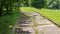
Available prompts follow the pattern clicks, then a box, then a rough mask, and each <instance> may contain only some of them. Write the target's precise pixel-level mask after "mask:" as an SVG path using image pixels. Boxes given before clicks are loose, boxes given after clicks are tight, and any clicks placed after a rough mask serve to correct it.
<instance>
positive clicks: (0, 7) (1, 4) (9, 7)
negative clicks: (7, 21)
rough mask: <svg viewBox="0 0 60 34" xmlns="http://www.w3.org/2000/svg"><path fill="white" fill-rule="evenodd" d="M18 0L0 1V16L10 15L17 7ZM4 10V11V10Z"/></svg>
mask: <svg viewBox="0 0 60 34" xmlns="http://www.w3.org/2000/svg"><path fill="white" fill-rule="evenodd" d="M19 3H20V0H0V16H2V15H4V14H12V13H13V9H17V8H18V7H19ZM4 9H5V10H4Z"/></svg>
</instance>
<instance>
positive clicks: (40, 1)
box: [32, 0, 45, 8]
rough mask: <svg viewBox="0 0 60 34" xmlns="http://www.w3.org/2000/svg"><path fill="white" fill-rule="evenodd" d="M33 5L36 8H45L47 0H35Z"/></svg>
mask: <svg viewBox="0 0 60 34" xmlns="http://www.w3.org/2000/svg"><path fill="white" fill-rule="evenodd" d="M32 6H33V7H35V8H43V7H44V6H45V0H33V1H32Z"/></svg>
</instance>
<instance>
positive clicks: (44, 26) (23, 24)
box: [16, 12, 60, 34]
mask: <svg viewBox="0 0 60 34" xmlns="http://www.w3.org/2000/svg"><path fill="white" fill-rule="evenodd" d="M27 15H28V16H27ZM16 34H60V28H59V27H57V26H56V25H54V24H53V23H52V22H51V21H49V20H48V19H46V18H44V17H42V16H41V15H40V14H38V13H35V12H30V13H29V12H23V13H22V16H21V18H20V20H19V23H18V24H17V27H16Z"/></svg>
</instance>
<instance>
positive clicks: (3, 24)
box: [0, 12, 19, 34]
mask: <svg viewBox="0 0 60 34" xmlns="http://www.w3.org/2000/svg"><path fill="white" fill-rule="evenodd" d="M18 17H19V13H18V12H16V13H14V14H12V15H6V16H2V17H0V34H11V32H10V31H11V29H12V28H13V26H14V24H15V23H16V21H17V19H18Z"/></svg>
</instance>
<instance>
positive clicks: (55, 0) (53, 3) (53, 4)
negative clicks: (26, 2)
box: [47, 0, 60, 9]
mask: <svg viewBox="0 0 60 34" xmlns="http://www.w3.org/2000/svg"><path fill="white" fill-rule="evenodd" d="M47 3H48V8H50V9H59V8H60V1H59V0H50V1H47Z"/></svg>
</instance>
